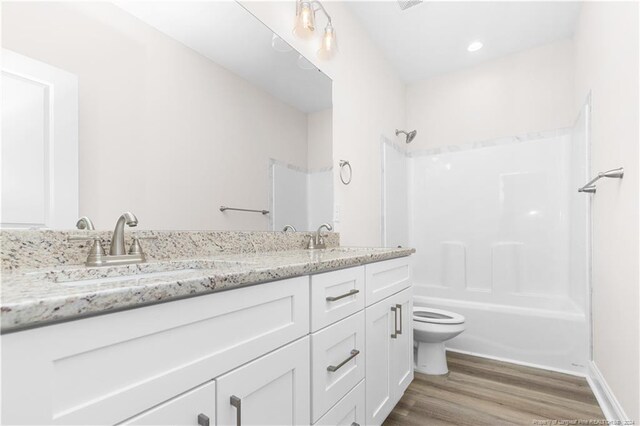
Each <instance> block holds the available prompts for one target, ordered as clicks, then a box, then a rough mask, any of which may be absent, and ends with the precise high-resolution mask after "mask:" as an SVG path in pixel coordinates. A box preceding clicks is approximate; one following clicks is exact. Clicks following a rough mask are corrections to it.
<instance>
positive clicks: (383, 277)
mask: <svg viewBox="0 0 640 426" xmlns="http://www.w3.org/2000/svg"><path fill="white" fill-rule="evenodd" d="M365 275H366V292H365V300H366V305H367V306H370V305H373V304H374V303H376V302H379V301H380V300H382V299H384V298H385V297H389V296H391V295H392V294H395V293H397V292H399V291H400V290H403V289H405V288H407V287H409V286H410V285H411V280H412V277H411V263H410V259H409V257H401V258H399V259H391V260H385V261H384V262H377V263H370V264H368V265H366V266H365Z"/></svg>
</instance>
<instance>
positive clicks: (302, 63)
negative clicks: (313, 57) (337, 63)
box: [296, 55, 316, 70]
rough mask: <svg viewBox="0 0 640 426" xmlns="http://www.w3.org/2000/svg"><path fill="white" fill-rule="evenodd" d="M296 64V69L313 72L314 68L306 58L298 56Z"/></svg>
mask: <svg viewBox="0 0 640 426" xmlns="http://www.w3.org/2000/svg"><path fill="white" fill-rule="evenodd" d="M296 63H297V64H298V68H300V69H303V70H315V69H316V66H315V65H313V64H312V63H311V61H309V60H308V59H307V58H305V57H304V56H302V55H298V60H297V61H296Z"/></svg>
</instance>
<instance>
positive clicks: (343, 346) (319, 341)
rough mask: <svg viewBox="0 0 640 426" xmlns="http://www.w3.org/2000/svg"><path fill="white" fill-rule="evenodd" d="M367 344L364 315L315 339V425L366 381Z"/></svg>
mask: <svg viewBox="0 0 640 426" xmlns="http://www.w3.org/2000/svg"><path fill="white" fill-rule="evenodd" d="M364 341H365V338H364V312H363V311H360V312H358V313H357V314H355V315H352V316H350V317H348V318H345V319H343V320H342V321H340V322H337V323H335V324H333V325H331V326H329V327H327V328H325V329H323V330H321V331H319V332H317V333H314V334H313V335H312V336H311V361H312V363H311V364H312V368H311V377H312V380H311V381H312V383H313V386H312V392H311V393H312V402H313V403H312V407H313V408H312V415H311V420H312V421H314V422H315V421H317V420H318V419H319V418H320V417H321V416H322V415H323V414H324V413H326V412H327V410H329V408H331V407H332V406H333V405H334V404H335V403H336V402H338V401H339V400H340V398H342V397H343V396H344V395H346V394H347V392H349V390H351V389H352V388H353V387H354V386H355V385H356V384H358V382H360V381H361V380H362V379H363V378H364V374H365V371H364V364H365V357H366V353H365V348H364V345H365V343H364Z"/></svg>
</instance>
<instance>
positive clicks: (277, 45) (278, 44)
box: [271, 34, 293, 53]
mask: <svg viewBox="0 0 640 426" xmlns="http://www.w3.org/2000/svg"><path fill="white" fill-rule="evenodd" d="M271 47H273V50H275V51H276V52H282V53H286V52H291V51H292V50H293V47H291V46H289V43H287V42H286V41H284V40H283V39H281V38H280V37H278V36H277V35H275V34H274V35H272V36H271Z"/></svg>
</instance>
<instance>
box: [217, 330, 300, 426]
mask: <svg viewBox="0 0 640 426" xmlns="http://www.w3.org/2000/svg"><path fill="white" fill-rule="evenodd" d="M309 364H310V358H309V338H308V337H305V338H303V339H300V340H298V341H297V342H294V343H291V344H289V345H287V346H285V347H283V348H281V349H278V350H277V351H275V352H272V353H270V354H268V355H265V356H263V357H261V358H258V359H257V360H255V361H252V362H250V363H249V364H247V365H245V366H243V367H240V368H237V369H235V370H233V371H231V372H230V373H227V374H225V375H224V376H221V377H219V378H218V379H216V383H217V416H218V421H217V423H216V424H217V425H219V426H224V425H240V424H242V425H243V426H247V425H280V426H285V425H308V424H310V412H311V410H310V408H311V407H310V405H311V403H310V387H311V383H310V377H309V374H310V373H309Z"/></svg>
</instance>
